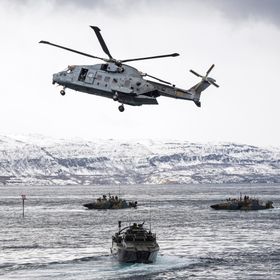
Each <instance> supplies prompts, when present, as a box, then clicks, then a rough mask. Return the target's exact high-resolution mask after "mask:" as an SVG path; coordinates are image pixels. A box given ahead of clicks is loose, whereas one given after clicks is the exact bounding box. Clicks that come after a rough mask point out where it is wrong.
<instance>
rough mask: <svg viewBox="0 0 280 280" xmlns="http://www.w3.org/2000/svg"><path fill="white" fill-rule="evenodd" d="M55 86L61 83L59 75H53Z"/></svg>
mask: <svg viewBox="0 0 280 280" xmlns="http://www.w3.org/2000/svg"><path fill="white" fill-rule="evenodd" d="M52 83H53V85H54V84H55V83H59V74H57V73H56V74H53V81H52Z"/></svg>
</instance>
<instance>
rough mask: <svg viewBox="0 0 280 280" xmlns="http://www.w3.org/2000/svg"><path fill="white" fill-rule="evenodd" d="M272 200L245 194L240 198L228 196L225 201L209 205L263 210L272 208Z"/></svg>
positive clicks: (216, 207) (217, 208)
mask: <svg viewBox="0 0 280 280" xmlns="http://www.w3.org/2000/svg"><path fill="white" fill-rule="evenodd" d="M272 204H273V202H272V201H270V200H269V201H261V200H259V199H257V198H251V197H249V196H247V195H245V196H244V197H242V196H240V198H238V199H236V198H228V199H227V200H226V201H224V202H221V203H218V204H214V205H211V206H210V207H211V208H213V209H215V210H264V209H270V208H274V207H273V206H272Z"/></svg>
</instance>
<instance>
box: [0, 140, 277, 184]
mask: <svg viewBox="0 0 280 280" xmlns="http://www.w3.org/2000/svg"><path fill="white" fill-rule="evenodd" d="M189 183H280V149H279V148H260V147H255V146H250V145H239V144H234V143H219V144H197V143H190V142H186V141H185V142H184V141H183V142H180V141H152V140H139V141H118V140H94V141H84V140H77V139H73V140H71V139H52V138H47V137H44V136H38V135H36V136H0V185H1V184H8V185H13V184H22V185H24V184H32V185H66V184H71V185H75V184H79V185H83V184H85V185H89V184H93V185H96V184H98V185H99V184H189Z"/></svg>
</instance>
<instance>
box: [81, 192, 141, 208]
mask: <svg viewBox="0 0 280 280" xmlns="http://www.w3.org/2000/svg"><path fill="white" fill-rule="evenodd" d="M83 206H84V207H86V208H88V209H125V208H136V207H137V201H129V202H127V201H126V200H125V199H123V198H119V197H118V196H112V195H110V194H109V196H108V197H107V195H105V194H104V195H103V196H102V197H99V198H97V199H96V201H94V202H90V203H86V204H83Z"/></svg>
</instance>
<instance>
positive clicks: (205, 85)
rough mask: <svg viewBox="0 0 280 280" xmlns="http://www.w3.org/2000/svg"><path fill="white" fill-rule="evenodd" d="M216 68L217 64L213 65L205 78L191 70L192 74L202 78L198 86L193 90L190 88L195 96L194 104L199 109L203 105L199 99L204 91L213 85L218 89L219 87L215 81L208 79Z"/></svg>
mask: <svg viewBox="0 0 280 280" xmlns="http://www.w3.org/2000/svg"><path fill="white" fill-rule="evenodd" d="M214 66H215V64H212V65H211V66H210V68H209V69H208V70H207V72H206V74H205V76H202V75H200V74H198V73H197V72H195V71H194V70H190V72H191V73H192V74H194V75H195V76H197V77H199V78H201V81H200V82H199V83H198V84H196V85H194V86H193V87H192V88H190V91H191V92H193V94H194V103H195V104H196V105H197V106H198V107H200V106H201V103H200V101H199V99H200V94H201V92H202V91H204V90H205V89H206V88H208V87H209V86H210V85H213V86H215V87H217V88H218V87H219V85H218V84H216V80H215V79H213V78H210V77H208V75H209V73H210V72H211V71H212V69H213V68H214Z"/></svg>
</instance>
